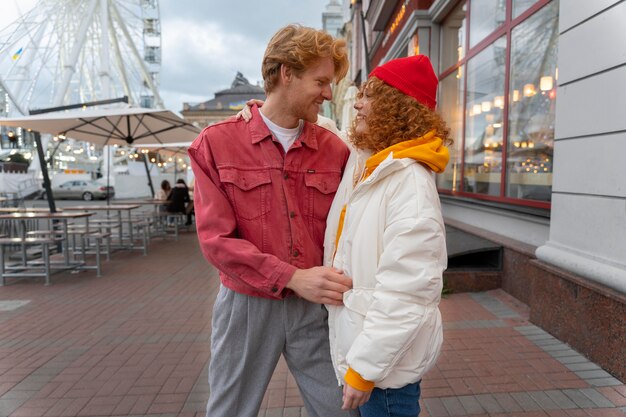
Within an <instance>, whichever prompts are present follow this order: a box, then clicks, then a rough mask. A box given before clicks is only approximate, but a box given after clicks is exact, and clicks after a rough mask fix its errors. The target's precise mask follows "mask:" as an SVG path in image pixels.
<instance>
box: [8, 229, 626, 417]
mask: <svg viewBox="0 0 626 417" xmlns="http://www.w3.org/2000/svg"><path fill="white" fill-rule="evenodd" d="M52 282H53V284H52V285H51V286H49V287H44V286H43V285H42V280H40V279H33V280H22V281H19V282H17V281H9V285H7V286H6V287H0V416H7V417H9V416H10V417H40V416H43V417H63V416H81V417H95V416H120V417H121V416H125V417H126V416H132V417H140V416H150V417H199V416H204V410H205V405H206V400H207V397H208V394H209V386H208V383H207V363H208V360H209V354H210V351H209V340H210V333H211V327H210V323H211V307H212V303H213V300H214V298H215V295H216V293H217V290H218V286H219V283H218V278H217V275H216V273H215V271H214V270H213V269H212V268H211V267H210V266H208V264H207V263H206V262H205V261H204V259H203V258H202V255H201V254H200V251H199V248H198V245H197V241H196V237H195V235H194V234H193V233H187V234H183V235H182V236H181V239H180V241H178V242H173V241H158V240H157V241H154V242H152V244H151V246H150V251H149V253H148V255H147V256H141V255H140V254H137V253H125V252H117V253H115V254H114V255H113V257H112V259H111V261H109V262H106V263H104V265H103V277H101V278H96V276H95V273H93V272H81V273H64V274H56V275H54V276H53V280H52ZM441 310H442V313H443V317H444V326H445V327H444V329H445V342H444V349H443V352H442V355H441V358H440V359H439V362H438V364H437V366H436V368H435V369H433V370H432V371H431V372H430V373H429V374H428V375H427V376H426V378H425V379H424V381H423V383H422V393H423V398H422V401H421V404H422V414H421V415H422V416H426V417H448V416H453V417H454V416H467V415H471V416H519V417H522V416H523V417H535V416H554V417H558V416H572V417H578V416H592V417H602V416H606V417H612V416H626V386H625V385H624V384H623V383H622V382H620V381H618V380H617V379H615V378H613V377H612V376H611V375H610V374H608V373H607V372H605V371H604V370H602V369H601V368H600V367H598V366H597V365H596V364H594V363H592V362H590V361H588V360H587V359H586V358H585V357H584V356H582V355H580V354H579V353H578V352H576V351H575V350H574V349H572V348H571V347H569V346H567V345H566V344H564V343H562V342H561V341H559V340H558V339H555V338H554V337H552V336H551V335H550V334H548V333H546V332H544V331H543V330H541V329H540V328H538V327H536V326H533V325H532V324H530V323H529V322H528V311H527V309H526V307H525V306H524V305H523V304H521V303H519V302H517V301H516V300H515V299H513V298H512V297H510V296H508V295H507V294H506V293H504V292H502V291H491V292H488V293H477V294H453V295H450V296H448V297H447V298H445V299H444V300H443V301H442V304H441ZM259 416H264V417H296V416H297V417H302V416H307V413H306V411H305V410H304V408H303V403H302V400H301V398H300V395H299V393H298V389H297V386H296V384H295V381H294V379H293V377H292V376H291V375H290V374H289V372H288V370H287V367H286V365H285V363H284V362H282V361H281V363H280V364H279V367H278V368H277V370H276V372H275V374H274V377H273V378H272V381H271V382H270V386H269V387H268V390H267V393H266V395H265V399H264V401H263V407H262V410H261V412H260V413H259Z"/></svg>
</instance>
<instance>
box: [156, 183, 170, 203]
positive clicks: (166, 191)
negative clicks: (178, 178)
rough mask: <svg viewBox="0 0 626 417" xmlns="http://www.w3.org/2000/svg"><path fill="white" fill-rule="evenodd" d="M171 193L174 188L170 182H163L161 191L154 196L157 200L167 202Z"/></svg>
mask: <svg viewBox="0 0 626 417" xmlns="http://www.w3.org/2000/svg"><path fill="white" fill-rule="evenodd" d="M170 191H172V186H171V185H170V182H169V181H168V180H163V181H161V189H160V190H158V191H157V192H156V194H155V195H154V199H155V200H161V201H165V200H167V196H169V195H170Z"/></svg>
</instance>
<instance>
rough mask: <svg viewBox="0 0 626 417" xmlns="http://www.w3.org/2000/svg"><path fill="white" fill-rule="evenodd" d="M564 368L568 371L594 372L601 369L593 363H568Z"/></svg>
mask: <svg viewBox="0 0 626 417" xmlns="http://www.w3.org/2000/svg"><path fill="white" fill-rule="evenodd" d="M565 367H566V368H567V369H569V370H570V371H595V370H598V369H602V368H600V367H599V366H598V365H596V364H595V363H593V362H580V363H568V364H567V365H565Z"/></svg>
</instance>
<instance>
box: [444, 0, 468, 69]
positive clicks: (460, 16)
mask: <svg viewBox="0 0 626 417" xmlns="http://www.w3.org/2000/svg"><path fill="white" fill-rule="evenodd" d="M465 10H466V8H465V2H463V3H461V4H459V5H458V6H457V7H456V8H455V9H454V11H452V13H450V16H448V18H447V19H446V20H445V22H444V23H443V25H442V27H441V68H449V67H451V66H453V65H455V64H456V63H457V62H459V61H460V60H461V59H463V57H464V56H465V53H464V48H465Z"/></svg>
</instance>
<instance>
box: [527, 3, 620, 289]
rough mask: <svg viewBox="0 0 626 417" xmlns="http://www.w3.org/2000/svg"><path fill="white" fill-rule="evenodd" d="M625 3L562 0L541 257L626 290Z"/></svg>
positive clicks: (614, 287) (594, 279) (579, 273)
mask: <svg viewBox="0 0 626 417" xmlns="http://www.w3.org/2000/svg"><path fill="white" fill-rule="evenodd" d="M624 22H626V3H625V2H622V1H618V0H594V1H588V0H568V1H566V2H561V7H560V17H559V32H560V37H559V56H558V71H559V74H558V86H559V87H558V93H557V109H556V125H555V136H556V137H555V143H554V177H553V194H552V213H551V222H550V237H549V240H548V241H547V242H546V243H545V244H544V245H543V246H540V247H539V248H538V249H537V252H536V254H537V258H539V259H540V260H542V261H544V262H547V263H550V264H553V265H556V266H558V267H560V268H563V269H566V270H569V271H572V272H574V273H576V274H578V275H581V276H583V277H587V278H589V279H590V280H593V281H596V282H598V283H601V284H604V285H606V286H609V287H611V288H613V289H615V290H618V291H620V292H623V293H626V158H625V156H626V41H625V40H626V25H624Z"/></svg>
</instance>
